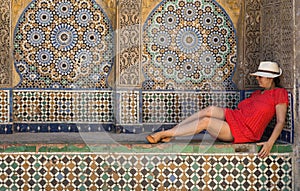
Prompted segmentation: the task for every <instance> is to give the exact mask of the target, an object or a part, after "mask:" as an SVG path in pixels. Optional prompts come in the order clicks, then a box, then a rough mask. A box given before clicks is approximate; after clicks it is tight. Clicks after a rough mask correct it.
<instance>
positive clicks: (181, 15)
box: [143, 0, 237, 90]
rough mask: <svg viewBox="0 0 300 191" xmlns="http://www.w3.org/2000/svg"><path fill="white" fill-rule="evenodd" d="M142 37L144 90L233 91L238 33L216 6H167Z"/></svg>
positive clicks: (162, 6) (152, 16)
mask: <svg viewBox="0 0 300 191" xmlns="http://www.w3.org/2000/svg"><path fill="white" fill-rule="evenodd" d="M143 31H144V33H143V35H144V36H143V39H144V43H143V46H144V50H143V57H144V62H143V73H144V75H145V78H146V81H145V82H144V84H143V89H146V90H158V89H176V90H178V89H180V90H224V89H225V90H234V89H235V87H234V85H233V83H232V80H231V77H232V75H233V73H234V70H235V65H236V55H237V48H236V47H237V42H236V40H237V39H236V35H235V28H234V26H233V24H232V22H231V20H230V17H229V16H228V15H227V13H226V12H225V11H224V10H223V9H222V7H221V6H220V5H219V4H218V3H217V2H216V1H206V0H200V1H188V0H184V1H179V0H175V1H166V0H164V1H162V2H161V3H160V4H159V5H158V6H157V7H156V8H155V9H154V10H153V11H152V12H151V14H150V16H149V17H148V18H147V20H146V21H145V24H144V27H143Z"/></svg>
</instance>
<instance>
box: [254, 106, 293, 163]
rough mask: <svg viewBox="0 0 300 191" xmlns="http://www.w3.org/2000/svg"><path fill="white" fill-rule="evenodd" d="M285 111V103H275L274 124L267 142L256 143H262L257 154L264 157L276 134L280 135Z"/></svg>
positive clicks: (276, 136) (275, 138) (269, 149)
mask: <svg viewBox="0 0 300 191" xmlns="http://www.w3.org/2000/svg"><path fill="white" fill-rule="evenodd" d="M286 112H287V104H285V103H281V104H277V105H276V120H277V121H276V125H275V128H274V130H273V132H272V134H271V136H270V138H269V140H268V141H267V142H262V143H258V144H257V145H262V146H263V147H262V149H261V150H260V152H259V153H258V156H260V157H262V158H264V157H266V156H268V155H269V154H270V151H271V149H272V147H273V145H274V143H275V141H276V140H277V138H278V136H279V135H280V133H281V131H282V129H283V127H284V124H285V118H286Z"/></svg>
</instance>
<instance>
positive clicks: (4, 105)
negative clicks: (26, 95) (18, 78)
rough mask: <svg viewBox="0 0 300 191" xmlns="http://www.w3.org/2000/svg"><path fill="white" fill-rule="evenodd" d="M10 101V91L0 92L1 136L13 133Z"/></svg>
mask: <svg viewBox="0 0 300 191" xmlns="http://www.w3.org/2000/svg"><path fill="white" fill-rule="evenodd" d="M10 100H11V95H10V91H9V90H0V134H9V133H12V121H11V117H10V115H11V108H10V107H11V104H10Z"/></svg>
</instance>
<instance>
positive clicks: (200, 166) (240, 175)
mask: <svg viewBox="0 0 300 191" xmlns="http://www.w3.org/2000/svg"><path fill="white" fill-rule="evenodd" d="M292 169H293V168H292V158H291V156H289V155H272V156H269V157H267V158H266V159H261V158H259V157H257V156H255V155H220V154H219V155H205V154H204V155H193V154H192V155H181V154H174V155H172V154H169V155H164V154H156V155H153V154H135V155H132V154H124V155H112V154H94V153H92V154H72V153H70V154H67V153H62V154H54V153H51V155H50V154H41V153H38V154H17V153H16V154H1V155H0V190H262V191H267V190H286V191H289V190H292V188H293V186H292V174H293V170H292Z"/></svg>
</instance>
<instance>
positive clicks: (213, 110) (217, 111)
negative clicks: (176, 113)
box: [178, 106, 225, 125]
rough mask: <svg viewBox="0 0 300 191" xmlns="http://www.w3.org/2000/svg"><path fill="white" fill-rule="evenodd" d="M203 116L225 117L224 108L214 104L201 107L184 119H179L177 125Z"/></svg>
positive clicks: (222, 118)
mask: <svg viewBox="0 0 300 191" xmlns="http://www.w3.org/2000/svg"><path fill="white" fill-rule="evenodd" d="M204 117H213V118H216V119H221V120H224V119H225V113H224V108H221V107H215V106H210V107H207V108H205V109H202V110H200V111H198V112H196V113H194V114H193V115H191V116H189V117H188V118H186V119H184V120H183V121H181V122H180V123H179V124H178V125H184V124H189V123H191V122H192V121H194V120H199V119H201V118H204Z"/></svg>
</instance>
